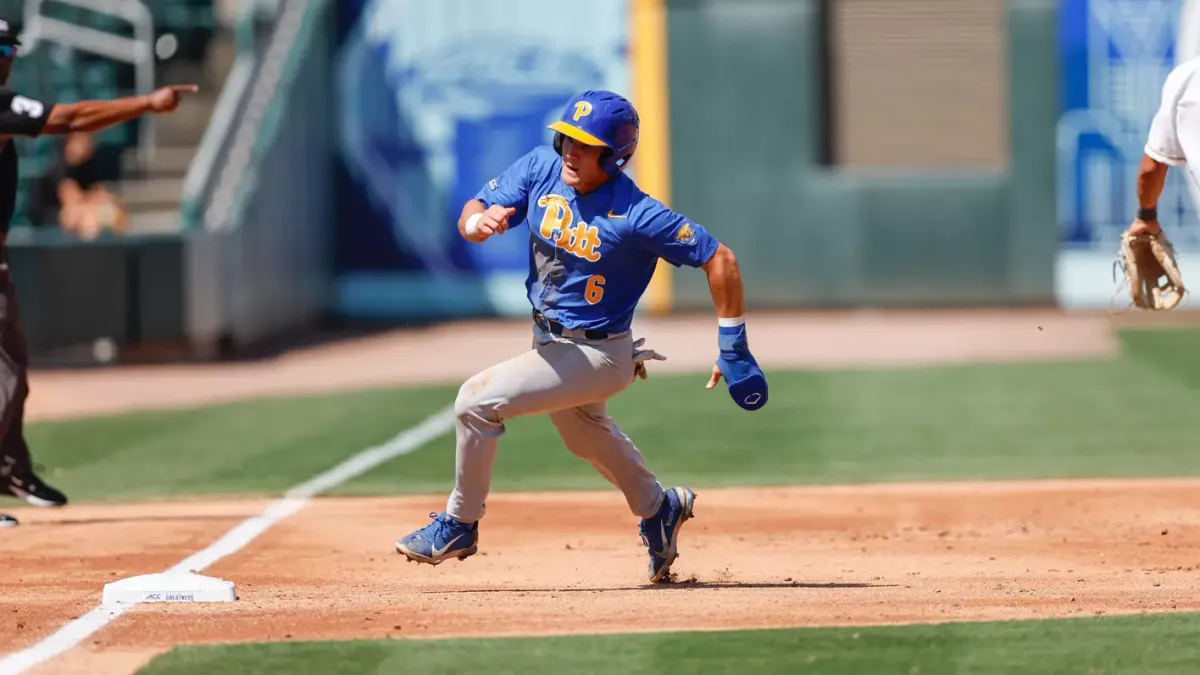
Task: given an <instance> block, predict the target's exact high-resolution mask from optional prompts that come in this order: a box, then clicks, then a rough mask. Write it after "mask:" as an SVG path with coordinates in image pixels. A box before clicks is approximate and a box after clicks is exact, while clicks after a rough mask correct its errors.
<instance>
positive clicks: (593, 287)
mask: <svg viewBox="0 0 1200 675" xmlns="http://www.w3.org/2000/svg"><path fill="white" fill-rule="evenodd" d="M583 297H584V299H585V300H587V301H588V304H589V305H594V304H596V303H597V302H600V300H601V299H602V298H603V297H604V275H603V274H593V275H592V276H590V277H588V280H587V286H586V287H585V288H584V291H583Z"/></svg>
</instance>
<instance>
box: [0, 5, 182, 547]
mask: <svg viewBox="0 0 1200 675" xmlns="http://www.w3.org/2000/svg"><path fill="white" fill-rule="evenodd" d="M20 46H21V42H20V40H18V39H17V36H16V35H15V34H14V33H13V32H12V29H11V28H10V27H9V25H8V23H7V22H6V21H3V20H0V488H2V489H3V490H4V491H6V492H7V493H8V494H10V495H12V496H14V497H17V498H18V499H24V500H25V501H26V502H28V503H30V504H33V505H34V506H62V505H64V504H66V503H67V497H66V495H64V494H63V493H61V492H59V491H58V490H56V489H54V488H53V487H51V486H49V485H47V484H46V483H45V482H44V481H43V480H42V479H41V478H39V477H38V476H37V475H36V474H35V473H34V472H33V461H32V459H31V458H30V456H29V446H28V445H27V444H26V443H25V433H24V423H25V399H26V397H28V395H29V377H28V372H27V371H28V367H29V354H28V351H27V349H26V346H25V335H24V333H23V332H22V330H21V317H20V314H19V312H18V309H17V295H16V291H15V289H14V288H13V280H12V273H11V270H10V269H9V266H8V242H7V239H8V229H9V225H10V221H11V220H12V216H13V211H14V210H15V208H16V201H17V151H16V148H15V147H14V146H13V142H12V138H13V137H14V136H40V135H42V134H67V133H70V132H73V131H98V130H100V129H104V128H106V127H110V126H113V125H116V124H121V123H122V122H127V121H129V120H131V119H134V118H135V117H138V116H139V115H142V114H145V113H169V112H171V111H173V110H175V108H176V107H177V106H178V105H179V100H180V98H181V97H182V95H183V94H184V93H186V92H194V91H197V87H196V86H195V85H174V86H168V87H162V88H159V89H156V90H154V91H153V92H151V93H149V94H145V95H142V96H128V97H124V98H118V99H114V100H111V101H79V102H78V103H49V102H44V101H39V100H37V99H35V98H31V97H28V96H24V95H21V94H18V93H17V92H14V91H12V90H10V89H9V88H8V77H9V73H10V72H11V70H12V65H13V59H15V58H16V55H17V50H18V48H19V47H20ZM16 524H17V520H16V519H15V518H13V517H12V516H8V515H3V514H0V528H3V527H11V526H13V525H16Z"/></svg>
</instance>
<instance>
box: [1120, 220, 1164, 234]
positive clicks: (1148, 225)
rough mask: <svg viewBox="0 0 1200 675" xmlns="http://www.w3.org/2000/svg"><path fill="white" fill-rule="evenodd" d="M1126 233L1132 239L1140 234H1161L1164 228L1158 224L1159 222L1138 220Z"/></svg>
mask: <svg viewBox="0 0 1200 675" xmlns="http://www.w3.org/2000/svg"><path fill="white" fill-rule="evenodd" d="M1125 231H1126V232H1128V233H1129V236H1131V237H1136V236H1138V235H1140V234H1160V233H1162V226H1161V225H1159V224H1158V221H1157V220H1142V219H1140V218H1138V219H1135V220H1134V221H1133V224H1132V225H1130V226H1129V229H1127V230H1125Z"/></svg>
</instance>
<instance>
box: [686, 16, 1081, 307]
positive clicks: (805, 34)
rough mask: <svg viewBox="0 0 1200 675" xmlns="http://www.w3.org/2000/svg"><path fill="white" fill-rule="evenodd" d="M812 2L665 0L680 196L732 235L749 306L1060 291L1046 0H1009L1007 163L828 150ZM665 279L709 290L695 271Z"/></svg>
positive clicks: (945, 301) (1014, 296) (699, 216)
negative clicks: (851, 157) (868, 157)
mask: <svg viewBox="0 0 1200 675" xmlns="http://www.w3.org/2000/svg"><path fill="white" fill-rule="evenodd" d="M819 5H820V3H819V2H818V1H817V0H703V1H702V0H670V1H669V2H668V8H669V20H668V40H669V47H668V49H669V52H668V56H669V60H670V65H669V68H670V72H669V82H670V95H671V107H670V110H671V113H670V115H671V119H670V123H671V164H672V194H673V198H672V206H674V207H675V208H677V209H679V210H680V211H682V212H683V213H685V214H687V215H688V216H689V217H691V218H694V219H695V220H697V221H698V222H700V223H703V224H705V225H706V226H708V227H710V228H711V229H713V230H714V231H715V232H716V234H717V235H718V236H719V237H720V238H721V239H722V240H723V241H725V242H726V243H727V244H728V245H729V246H730V247H731V248H733V249H734V251H735V252H737V253H738V256H739V258H740V259H741V260H742V262H743V264H742V271H743V275H744V278H745V282H746V284H747V299H748V301H749V303H750V304H751V306H757V307H762V306H784V305H788V306H796V305H801V306H804V305H807V306H846V305H863V304H868V305H949V304H1008V303H1052V302H1053V291H1054V277H1053V272H1054V257H1055V250H1056V246H1057V226H1056V221H1055V184H1054V161H1055V159H1054V126H1055V120H1056V119H1057V105H1058V95H1057V82H1056V80H1055V77H1056V74H1055V72H1054V71H1055V69H1054V68H1053V67H1052V64H1054V63H1056V58H1057V57H1056V56H1055V53H1054V47H1055V42H1054V40H1055V24H1054V21H1055V10H1054V3H1053V2H1052V1H1051V0H1011V1H1010V2H1008V3H1007V7H1006V18H1007V22H1006V28H1007V46H1008V57H1007V65H1008V69H1009V70H1008V84H1009V95H1008V101H1009V118H1010V130H1011V131H1010V139H1011V140H1010V142H1011V144H1012V147H1011V155H1012V166H1011V167H1009V168H997V169H958V168H955V169H938V170H929V169H921V168H913V169H911V170H907V169H906V170H903V171H897V170H888V171H884V170H880V171H878V172H870V171H865V170H863V169H861V168H855V170H854V171H853V172H851V171H849V170H847V169H843V168H840V167H837V166H825V165H823V164H822V163H821V146H822V137H823V135H824V134H826V133H827V132H826V130H825V129H824V128H823V123H822V108H823V105H822V99H821V96H822V95H823V91H822V87H821V78H822V75H823V70H824V68H825V65H824V55H823V52H822V47H821V43H822V18H821V12H820V10H819ZM879 104H880V105H887V104H888V102H887V101H880V102H879ZM675 294H676V305H677V307H679V308H681V309H692V308H703V307H707V306H710V304H711V301H710V298H709V292H708V288H707V285H706V281H705V278H704V275H703V274H695V273H691V272H689V271H687V270H684V271H681V272H680V273H679V274H677V275H676V277H675Z"/></svg>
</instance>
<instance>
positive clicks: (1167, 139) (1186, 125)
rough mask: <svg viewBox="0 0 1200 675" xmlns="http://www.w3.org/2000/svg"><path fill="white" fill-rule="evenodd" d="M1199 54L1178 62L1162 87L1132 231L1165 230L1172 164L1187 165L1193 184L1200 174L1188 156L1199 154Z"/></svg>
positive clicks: (1139, 182) (1197, 182) (1140, 178)
mask: <svg viewBox="0 0 1200 675" xmlns="http://www.w3.org/2000/svg"><path fill="white" fill-rule="evenodd" d="M1197 71H1200V57H1197V58H1193V59H1189V60H1187V61H1184V62H1182V63H1180V64H1179V65H1177V66H1175V68H1173V69H1172V70H1171V72H1170V74H1168V75H1167V79H1166V81H1165V82H1164V83H1163V88H1162V101H1161V103H1160V104H1159V108H1158V112H1157V113H1156V114H1155V115H1154V120H1153V121H1152V122H1151V123H1150V132H1149V134H1148V135H1147V138H1146V146H1145V148H1144V149H1143V151H1142V164H1141V166H1140V167H1139V169H1138V176H1137V197H1138V212H1137V217H1136V218H1135V219H1134V221H1133V223H1132V224H1131V225H1130V226H1129V228H1128V229H1127V230H1126V232H1128V233H1129V234H1130V235H1134V236H1136V235H1140V234H1150V235H1158V234H1161V233H1162V227H1161V226H1160V225H1159V223H1158V199H1159V197H1161V196H1162V190H1163V185H1164V184H1165V183H1166V180H1167V170H1168V168H1170V167H1172V166H1177V167H1187V171H1188V175H1189V178H1190V182H1191V184H1192V186H1193V187H1197V186H1200V180H1198V179H1200V177H1198V176H1197V175H1196V170H1195V168H1193V167H1192V166H1191V165H1190V164H1189V162H1188V158H1189V157H1200V107H1198V106H1200V78H1197V77H1196V74H1197Z"/></svg>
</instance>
